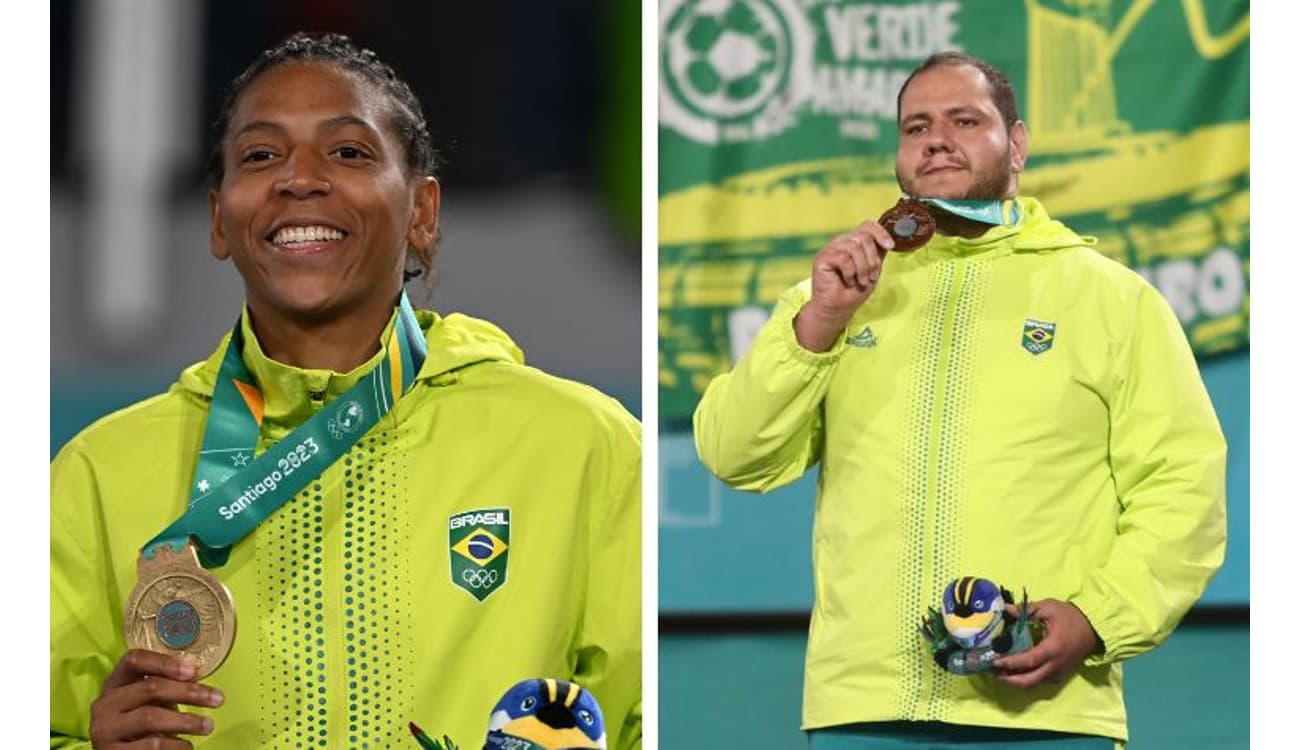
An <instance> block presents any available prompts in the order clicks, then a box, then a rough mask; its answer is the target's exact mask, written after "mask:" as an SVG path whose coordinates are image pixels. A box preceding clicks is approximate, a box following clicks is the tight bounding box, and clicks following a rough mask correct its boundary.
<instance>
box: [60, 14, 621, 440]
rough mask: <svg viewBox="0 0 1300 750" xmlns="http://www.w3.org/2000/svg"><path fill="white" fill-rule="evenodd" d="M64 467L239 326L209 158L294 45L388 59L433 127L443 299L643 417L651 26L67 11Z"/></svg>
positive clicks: (437, 292)
mask: <svg viewBox="0 0 1300 750" xmlns="http://www.w3.org/2000/svg"><path fill="white" fill-rule="evenodd" d="M51 10H52V13H51V66H52V67H51V165H50V169H51V209H50V213H51V259H52V260H51V360H52V361H51V371H52V375H51V410H52V416H51V443H52V445H51V450H52V451H54V450H57V449H58V447H59V446H60V445H62V444H63V442H65V441H66V440H67V439H68V438H70V437H71V436H72V435H73V434H75V432H76V431H77V430H79V429H80V428H81V427H83V426H85V425H86V424H88V423H89V422H90V421H92V420H93V419H95V418H98V417H99V416H102V415H103V414H105V413H107V412H109V411H111V410H112V409H115V408H117V407H120V406H123V405H125V404H127V403H129V402H131V401H134V400H136V399H138V398H141V397H143V396H146V395H149V394H152V393H156V392H159V391H161V390H163V389H164V388H166V387H167V385H168V384H169V383H171V382H172V380H173V379H174V378H175V376H176V374H177V373H178V372H179V370H180V369H181V368H182V367H184V366H185V365H187V364H189V363H190V362H193V361H196V360H199V359H201V358H203V357H205V356H207V354H208V353H209V352H210V351H211V350H212V348H213V347H214V346H215V345H216V343H217V341H218V339H219V338H220V336H221V335H222V334H223V333H224V332H225V330H227V329H228V328H229V327H230V325H231V324H232V323H233V322H234V320H235V318H236V316H237V315H238V312H239V306H240V303H241V301H242V299H243V288H242V284H241V282H240V280H239V278H238V276H237V275H236V274H235V271H234V268H233V267H232V266H231V265H230V264H228V263H218V262H216V261H215V260H213V259H212V257H211V256H210V255H209V252H208V216H207V204H206V194H207V189H208V183H207V178H206V175H205V171H204V167H205V159H206V155H207V151H208V148H209V146H210V141H209V130H210V123H211V122H212V121H213V120H214V119H215V118H216V116H217V114H218V110H219V108H220V106H221V103H222V100H223V98H224V96H225V93H226V90H227V86H228V84H229V82H230V81H231V80H232V79H233V78H234V77H235V76H236V75H238V73H239V72H240V71H241V70H243V68H244V67H246V66H247V65H248V64H249V63H250V62H252V60H253V59H254V58H255V57H256V56H257V54H258V53H259V52H260V51H261V50H263V49H265V48H267V47H269V46H272V45H274V44H275V43H277V42H278V41H280V40H281V39H283V38H284V37H286V36H288V35H289V34H291V33H293V32H295V31H299V30H307V31H338V32H343V33H346V34H348V35H349V36H351V37H352V38H353V39H354V40H356V41H357V42H358V43H359V44H361V45H362V46H365V47H369V48H371V49H374V50H375V51H376V52H377V53H378V54H379V56H380V57H381V58H383V59H384V60H386V61H387V62H388V63H389V64H390V65H392V66H393V67H394V68H396V69H397V71H398V74H399V75H401V76H402V77H403V78H405V79H406V80H407V82H408V83H409V84H410V85H411V87H412V88H413V89H414V91H415V93H416V95H417V96H419V98H420V100H421V102H422V103H423V104H424V107H425V113H426V116H427V118H428V121H429V126H430V130H431V132H432V134H433V137H434V140H435V143H436V144H437V146H438V148H439V150H440V156H441V161H442V167H441V170H440V174H439V179H440V180H441V182H442V187H443V214H442V231H443V241H442V245H441V250H440V253H439V269H438V285H437V287H436V288H435V289H434V290H433V292H432V295H431V297H425V296H424V295H423V292H424V290H425V287H424V286H422V284H421V283H420V282H419V281H417V282H413V283H412V284H410V285H409V286H408V288H409V289H410V291H411V292H412V295H413V301H414V302H415V303H416V304H417V306H423V307H432V308H434V309H436V310H438V311H439V312H442V313H448V312H465V313H468V314H471V315H475V316H479V317H484V318H487V319H489V320H491V321H493V322H495V323H497V324H498V325H500V326H501V327H502V328H504V329H505V330H506V331H507V332H508V333H510V334H511V335H512V336H513V337H514V338H515V340H516V342H517V343H519V344H520V346H521V347H522V348H523V349H524V352H525V354H526V355H527V357H528V362H529V364H532V365H535V366H538V367H541V368H543V369H545V370H548V371H550V372H553V373H556V374H559V375H564V376H567V377H572V378H576V379H580V380H584V381H586V382H589V383H591V384H593V385H595V386H597V387H599V388H601V389H602V390H605V391H606V392H608V393H611V394H612V395H614V396H616V397H618V398H619V399H620V400H622V401H623V403H624V404H625V405H627V406H628V407H629V408H630V409H631V410H633V412H634V413H639V401H640V379H639V375H638V372H639V369H640V323H639V320H640V294H639V291H640V249H639V248H640V180H641V172H640V169H641V155H640V41H641V37H640V23H639V21H640V18H639V6H638V5H637V4H635V3H602V2H597V1H596V0H558V1H556V2H549V3H530V2H522V1H515V2H504V3H483V4H478V3H404V2H396V1H395V0H369V1H368V2H349V1H348V0H310V1H309V0H281V1H280V2H260V1H254V0H224V1H223V2H214V1H212V0H207V1H204V2H171V1H170V0H133V1H132V2H113V1H111V0H55V2H54V3H53V6H52V9H51Z"/></svg>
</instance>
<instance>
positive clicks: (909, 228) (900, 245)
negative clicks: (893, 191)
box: [880, 198, 934, 253]
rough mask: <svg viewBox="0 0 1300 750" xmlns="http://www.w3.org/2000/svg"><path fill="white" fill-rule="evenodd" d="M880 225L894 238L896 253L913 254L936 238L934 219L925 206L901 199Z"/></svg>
mask: <svg viewBox="0 0 1300 750" xmlns="http://www.w3.org/2000/svg"><path fill="white" fill-rule="evenodd" d="M880 225H881V226H882V227H884V228H885V231H886V232H889V236H890V237H893V238H894V251H895V252H901V253H906V252H911V251H912V250H915V249H916V248H918V247H920V246H922V245H924V244H925V243H927V242H929V241H930V238H931V237H932V236H934V218H933V217H932V216H930V212H929V211H928V210H926V207H925V204H924V203H922V202H920V201H917V200H912V199H911V198H901V199H899V201H898V203H896V204H894V207H893V208H891V209H889V210H888V211H886V212H885V213H884V214H883V215H881V217H880Z"/></svg>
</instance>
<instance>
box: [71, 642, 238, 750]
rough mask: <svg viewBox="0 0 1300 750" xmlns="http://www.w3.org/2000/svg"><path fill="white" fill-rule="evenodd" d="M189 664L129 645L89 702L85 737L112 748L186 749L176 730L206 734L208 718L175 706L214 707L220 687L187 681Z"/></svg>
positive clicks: (105, 749) (209, 726)
mask: <svg viewBox="0 0 1300 750" xmlns="http://www.w3.org/2000/svg"><path fill="white" fill-rule="evenodd" d="M194 671H195V670H194V665H193V664H190V663H189V662H187V661H184V660H183V659H178V658H176V657H174V656H168V655H166V654H159V653H154V652H153V651H143V650H141V649H132V650H131V651H127V652H126V654H125V655H124V656H123V657H122V659H121V660H120V661H118V663H117V666H116V667H114V668H113V671H112V672H111V673H110V674H109V675H108V679H106V680H104V687H103V688H101V689H100V693H99V698H97V699H96V700H95V702H94V703H93V704H91V706H90V741H91V745H92V746H93V747H95V748H98V749H100V750H108V749H109V748H113V749H114V750H116V749H117V748H123V750H125V749H126V748H146V747H147V748H151V749H152V748H188V747H191V745H190V743H189V742H187V741H185V740H182V739H179V738H178V737H176V735H178V734H210V733H211V732H212V720H211V719H209V718H207V717H204V716H196V715H195V714H187V713H181V712H180V711H178V710H177V706H178V704H183V705H189V706H208V707H216V706H220V705H221V703H222V701H223V700H225V697H224V696H223V695H222V694H221V691H219V690H217V689H216V688H211V687H208V686H206V685H200V684H198V683H196V682H193V681H192V680H193V679H194Z"/></svg>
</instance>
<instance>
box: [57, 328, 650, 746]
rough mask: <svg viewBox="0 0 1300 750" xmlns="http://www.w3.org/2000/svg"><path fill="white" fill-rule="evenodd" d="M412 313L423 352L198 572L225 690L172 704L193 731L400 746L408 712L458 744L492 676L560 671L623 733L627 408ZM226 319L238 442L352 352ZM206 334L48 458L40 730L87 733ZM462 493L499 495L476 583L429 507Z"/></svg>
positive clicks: (191, 451) (475, 723)
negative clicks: (168, 377) (238, 354)
mask: <svg viewBox="0 0 1300 750" xmlns="http://www.w3.org/2000/svg"><path fill="white" fill-rule="evenodd" d="M418 317H419V319H420V323H421V326H422V328H424V329H425V331H426V339H427V341H428V346H429V356H428V359H427V360H426V362H425V364H424V367H423V369H422V370H421V371H420V374H419V377H418V380H417V382H416V383H415V384H414V385H413V386H412V388H411V390H410V391H409V392H408V393H407V394H406V395H405V396H404V397H403V398H402V399H401V400H399V401H398V403H397V404H396V406H395V408H394V411H392V412H390V413H389V414H388V415H387V416H386V417H384V419H383V420H382V421H381V423H380V424H379V425H377V426H376V427H375V429H374V430H372V432H371V433H370V434H369V435H367V436H366V437H365V438H363V439H362V440H361V441H359V442H358V443H357V445H356V446H355V447H354V448H353V450H352V451H351V452H350V453H349V454H348V455H347V456H345V457H344V458H343V459H341V460H339V461H338V462H337V463H336V464H335V465H334V466H332V467H330V468H329V469H328V470H326V471H325V473H324V474H323V475H322V476H321V478H320V479H319V480H317V482H315V483H314V484H312V485H309V486H308V488H307V489H306V490H304V491H303V492H302V493H301V494H300V495H299V496H298V497H295V498H294V499H293V500H291V501H290V502H289V503H287V504H286V505H285V506H284V507H283V508H281V509H280V510H278V511H277V512H276V513H275V514H274V515H272V516H271V517H270V518H268V519H267V520H266V521H265V522H263V523H262V524H261V525H260V526H259V527H258V528H257V529H256V530H255V531H254V532H253V533H252V534H251V535H249V536H248V537H247V538H245V539H244V540H243V541H241V542H240V543H238V544H237V545H235V547H234V550H233V552H232V555H231V558H230V561H229V562H228V563H227V564H226V565H225V566H224V567H222V568H219V569H218V570H216V571H215V572H216V574H217V575H218V577H219V578H221V579H222V580H223V581H224V582H225V584H226V585H227V586H228V587H229V588H230V590H231V592H232V593H233V595H234V600H235V603H236V606H237V609H238V617H239V622H238V627H237V634H236V639H235V643H234V648H233V650H232V652H231V655H230V657H229V659H228V660H227V661H226V662H225V664H224V665H222V667H221V668H220V669H219V670H218V671H217V672H216V673H214V674H213V675H212V676H211V677H209V678H207V679H206V680H204V682H207V683H208V684H212V685H214V686H216V687H218V688H220V689H221V690H222V691H223V692H224V693H225V695H226V702H225V704H224V705H223V706H221V707H219V708H217V709H213V710H202V709H192V710H195V711H198V712H200V713H206V714H208V715H210V716H212V717H213V722H214V724H215V732H214V734H213V735H212V736H211V737H210V738H208V739H203V738H191V739H194V740H195V742H196V744H197V745H199V746H203V747H214V748H245V747H255V746H265V747H300V746H301V747H354V748H360V747H367V746H369V747H376V748H380V747H382V748H389V747H394V748H400V747H412V748H414V747H417V744H416V742H415V740H414V739H413V738H412V737H411V736H410V733H409V731H408V729H407V724H408V722H412V721H414V722H415V723H416V724H418V725H420V726H421V727H422V728H424V729H425V730H427V731H428V732H429V733H430V734H431V735H433V736H435V737H441V736H442V735H443V734H447V735H450V736H451V738H452V739H454V740H455V741H456V742H457V743H458V744H459V745H460V746H461V747H466V748H468V747H478V745H479V744H481V743H482V742H483V738H484V737H485V735H486V733H487V723H488V714H489V712H490V711H491V709H492V707H493V705H494V704H495V703H496V701H497V700H498V699H499V698H500V697H501V695H502V694H503V693H504V692H505V691H506V690H507V689H508V688H509V687H510V686H511V685H513V684H514V683H515V682H517V681H519V680H522V679H525V678H530V677H563V678H566V679H571V680H573V681H575V682H578V683H579V684H581V685H583V686H585V687H587V688H588V689H590V691H591V692H592V694H593V695H594V696H595V697H596V699H597V701H598V702H599V703H600V705H601V707H602V709H603V712H604V716H605V721H606V727H607V734H608V738H609V739H608V742H609V747H610V748H616V747H618V748H629V747H631V748H635V747H640V744H641V742H640V737H641V717H640V710H641V709H640V698H641V637H640V633H641V615H640V601H641V598H640V581H641V575H640V560H641V556H640V546H641V531H640V529H641V515H640V494H641V480H640V458H641V454H640V426H639V425H638V423H637V422H636V420H634V419H633V418H632V417H631V416H630V415H629V414H628V413H627V412H626V411H625V410H624V409H623V408H622V407H621V406H619V405H618V404H617V402H615V401H614V400H612V399H610V398H608V397H606V396H604V395H602V394H601V393H599V392H597V391H596V390H594V389H592V388H589V387H587V386H584V385H580V384H577V383H574V382H571V381H566V380H561V379H559V378H555V377H552V376H549V375H546V374H544V373H542V372H540V371H538V370H535V369H533V368H530V367H526V366H524V365H523V355H522V352H520V350H519V349H518V348H517V347H516V346H515V345H514V343H513V342H512V341H511V340H510V339H509V338H507V337H506V335H505V334H504V333H502V332H501V331H500V330H499V329H497V328H496V327H494V326H492V325H491V324H490V323H486V322H483V321H478V320H474V319H472V318H467V317H465V316H462V315H451V316H448V317H446V318H439V317H437V316H435V315H434V314H432V313H427V312H423V311H421V312H419V313H418ZM244 325H245V326H246V327H245V340H246V342H247V345H246V349H245V355H244V359H245V361H246V363H247V364H248V367H249V370H250V371H251V373H252V374H253V375H254V376H255V377H256V379H257V381H258V385H259V386H260V387H261V389H262V390H263V394H264V397H265V400H266V412H265V417H264V421H263V423H262V432H261V435H260V442H259V450H261V449H264V448H265V447H266V446H268V445H269V444H271V443H273V442H274V441H276V440H278V439H279V438H281V437H283V436H284V435H285V434H287V433H288V432H289V431H290V430H291V429H292V428H293V427H295V426H297V425H298V424H300V423H301V422H302V421H304V420H305V419H306V418H307V417H308V416H310V415H311V414H312V413H313V412H314V411H316V410H317V409H319V408H320V406H321V405H322V404H323V403H327V402H329V401H330V400H332V399H333V398H334V397H337V396H338V395H340V394H341V393H343V392H345V391H346V390H347V389H348V388H349V387H351V386H352V385H353V384H354V383H355V382H357V380H359V379H360V377H361V375H362V374H363V373H364V371H365V370H366V369H368V368H365V367H363V368H359V369H358V370H357V371H355V372H354V373H349V374H348V375H338V374H331V373H329V372H327V371H318V370H300V369H295V368H291V367H287V366H284V365H281V364H278V363H276V362H273V361H271V360H269V359H267V357H266V356H265V355H264V354H263V353H262V352H261V351H260V348H259V346H258V344H257V341H256V338H255V337H254V336H253V335H252V331H251V330H250V329H248V328H247V323H246V322H245V323H244ZM227 338H228V337H227ZM224 348H225V342H224V341H223V342H222V345H221V346H220V347H218V349H217V351H216V352H215V353H214V354H213V355H212V357H210V358H209V359H208V360H207V361H206V362H203V363H201V364H197V365H195V366H193V367H191V368H189V369H187V370H186V371H185V372H184V373H183V374H182V376H181V378H180V381H179V382H178V383H177V384H176V385H174V386H173V387H172V388H171V389H170V391H169V392H168V393H166V394H165V395H161V396H158V397H155V398H153V399H150V400H147V401H144V402H142V403H140V404H137V405H135V406H132V407H130V408H128V409H125V410H123V411H120V412H118V413H116V414H113V415H111V416H109V417H107V418H105V419H103V420H101V421H100V422H98V423H96V424H95V425H93V426H91V427H89V428H88V429H86V430H85V431H84V432H82V433H81V434H80V435H79V436H77V437H76V438H75V439H73V440H72V441H71V442H70V443H68V445H66V446H65V447H64V448H63V450H62V451H60V453H59V454H58V456H57V457H56V458H55V460H54V464H53V467H52V478H51V485H52V487H51V492H52V498H51V541H50V594H51V605H50V606H51V611H50V614H51V631H50V711H51V725H50V729H51V746H54V747H88V746H89V743H88V742H85V741H84V738H85V737H87V735H88V726H89V712H90V704H91V702H92V701H93V700H94V699H95V698H96V696H97V695H98V694H99V690H100V686H101V685H102V683H103V681H104V678H105V677H106V676H107V675H108V673H109V671H110V670H111V669H112V667H113V665H114V664H115V663H116V662H117V660H118V659H119V658H120V657H121V655H122V654H123V653H124V651H125V645H124V640H123V633H122V629H123V623H122V609H123V605H124V603H125V600H126V598H127V596H128V594H129V593H130V591H131V588H132V587H133V586H134V585H135V581H136V557H137V555H138V553H139V550H140V547H141V545H142V544H144V543H145V542H147V541H148V540H149V539H150V538H151V537H152V536H153V535H154V534H155V533H157V532H158V531H159V530H161V529H162V528H163V527H165V526H166V525H167V524H168V523H170V522H171V521H172V520H174V519H175V518H177V517H178V516H179V515H180V514H181V512H182V511H183V510H184V506H185V503H186V497H187V491H188V487H189V485H190V482H191V481H192V475H193V471H194V466H195V462H196V460H197V454H198V450H199V445H200V443H201V441H202V437H203V427H204V422H205V418H206V413H207V404H208V403H209V402H210V398H211V393H212V388H213V383H214V380H215V377H216V373H217V371H218V369H219V366H220V362H221V355H222V352H223V351H224ZM376 356H380V355H376ZM313 391H316V392H322V393H323V394H324V395H323V398H322V399H320V401H319V402H316V401H313V400H312V399H311V397H310V396H309V395H308V394H309V393H310V392H313ZM483 508H508V509H509V510H510V529H511V531H510V538H509V544H508V547H507V549H506V552H505V554H507V555H508V559H507V565H506V577H505V583H504V584H503V585H502V586H501V587H500V588H499V589H497V590H496V591H495V592H493V593H492V594H491V595H489V596H488V597H487V598H486V599H485V600H484V601H482V602H481V603H480V602H479V601H478V600H477V599H476V598H475V597H474V596H471V595H470V594H469V593H468V592H467V591H466V590H462V589H461V588H458V587H457V586H456V585H453V582H452V581H451V572H450V559H451V558H450V556H451V555H452V554H456V553H454V552H452V551H451V550H450V549H449V518H450V517H452V516H454V515H457V514H461V513H464V512H466V511H470V510H476V509H483ZM187 710H188V709H187ZM77 738H80V739H77ZM299 743H301V744H299Z"/></svg>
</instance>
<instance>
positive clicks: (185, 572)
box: [124, 542, 235, 679]
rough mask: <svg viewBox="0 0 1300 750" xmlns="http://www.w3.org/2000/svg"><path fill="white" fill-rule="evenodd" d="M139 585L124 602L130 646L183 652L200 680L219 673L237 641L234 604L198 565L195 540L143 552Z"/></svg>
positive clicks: (224, 590)
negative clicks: (178, 546) (148, 554)
mask: <svg viewBox="0 0 1300 750" xmlns="http://www.w3.org/2000/svg"><path fill="white" fill-rule="evenodd" d="M136 569H137V579H138V581H139V582H138V583H136V585H135V589H134V590H133V591H132V592H131V597H130V598H129V599H128V600H127V602H126V614H125V618H124V619H125V620H126V645H127V646H128V647H129V648H142V649H147V650H149V651H157V652H159V653H163V654H170V655H172V656H179V657H181V658H182V659H185V660H186V661H189V662H191V663H193V664H194V665H195V666H196V667H197V668H198V674H197V676H196V679H201V678H203V677H206V676H208V675H210V674H212V673H213V672H215V671H217V667H219V666H221V663H222V662H224V661H225V660H226V656H227V655H229V654H230V647H231V645H233V644H234V642H235V603H234V600H233V599H232V598H231V596H230V591H229V590H228V589H227V588H226V586H225V584H223V583H222V582H221V581H219V580H217V578H216V576H214V575H212V574H211V573H209V572H208V571H206V570H204V569H203V566H202V565H200V564H199V557H198V553H197V551H196V550H195V548H194V544H193V543H192V542H191V543H190V544H187V545H186V546H185V548H184V549H183V550H181V551H180V552H176V551H175V550H173V549H172V546H171V545H170V544H161V545H159V546H158V547H157V549H155V550H154V553H153V559H149V558H147V557H145V556H144V555H143V554H142V555H140V559H139V561H138V562H137V566H136Z"/></svg>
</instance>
